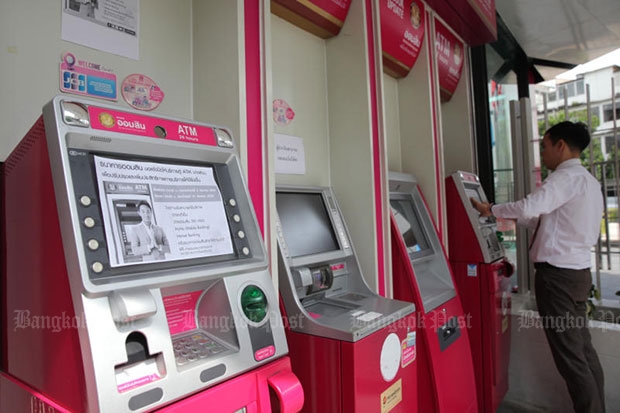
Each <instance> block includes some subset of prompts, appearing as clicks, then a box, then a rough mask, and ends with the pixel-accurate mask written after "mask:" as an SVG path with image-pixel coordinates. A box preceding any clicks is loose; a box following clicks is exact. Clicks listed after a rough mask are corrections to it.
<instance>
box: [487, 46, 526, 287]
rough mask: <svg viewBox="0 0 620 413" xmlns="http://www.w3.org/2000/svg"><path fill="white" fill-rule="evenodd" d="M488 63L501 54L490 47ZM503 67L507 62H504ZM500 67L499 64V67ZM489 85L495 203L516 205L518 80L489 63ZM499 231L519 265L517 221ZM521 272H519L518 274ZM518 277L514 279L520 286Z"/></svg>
mask: <svg viewBox="0 0 620 413" xmlns="http://www.w3.org/2000/svg"><path fill="white" fill-rule="evenodd" d="M486 50H487V62H497V58H498V56H497V54H496V53H495V52H494V51H493V49H492V48H490V47H487V48H486ZM502 63H503V62H502ZM496 64H497V63H496ZM487 73H488V79H490V82H489V85H488V87H489V109H490V117H491V119H490V121H491V122H490V123H491V144H492V151H493V152H492V156H493V172H494V185H495V202H496V203H502V202H509V201H514V170H513V164H512V139H511V133H510V126H511V125H510V104H509V102H510V101H511V100H518V99H519V93H518V88H517V77H516V74H515V73H514V72H512V71H510V72H508V73H506V74H501V73H500V72H499V71H495V70H494V67H493V66H492V65H490V64H488V63H487ZM497 229H498V231H501V232H502V233H503V238H504V241H503V244H504V248H505V250H506V256H507V257H508V259H510V261H511V262H513V263H515V265H516V231H515V224H514V222H513V221H507V220H506V221H504V220H498V223H497ZM517 271H518V268H516V269H515V274H517ZM517 278H518V277H517V276H514V277H512V280H513V284H514V285H516V284H517Z"/></svg>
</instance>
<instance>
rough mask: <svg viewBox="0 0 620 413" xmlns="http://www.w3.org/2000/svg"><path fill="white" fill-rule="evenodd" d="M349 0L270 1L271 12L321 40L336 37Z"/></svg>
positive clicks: (345, 15) (345, 14) (346, 11)
mask: <svg viewBox="0 0 620 413" xmlns="http://www.w3.org/2000/svg"><path fill="white" fill-rule="evenodd" d="M350 5H351V0H272V2H271V11H272V12H273V13H274V14H275V15H277V16H280V17H281V18H283V19H285V20H287V21H289V22H291V23H292V24H294V25H296V26H298V27H300V28H301V29H304V30H307V31H309V32H310V33H313V34H315V35H317V36H319V37H321V38H324V39H327V38H329V37H333V36H336V35H337V34H338V33H339V32H340V29H341V28H342V25H343V24H344V21H345V19H346V18H347V14H348V12H349V6H350Z"/></svg>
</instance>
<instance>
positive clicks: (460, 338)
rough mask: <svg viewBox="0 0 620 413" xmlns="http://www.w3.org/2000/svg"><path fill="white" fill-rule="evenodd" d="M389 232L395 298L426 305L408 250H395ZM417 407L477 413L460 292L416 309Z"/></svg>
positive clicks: (466, 320)
mask: <svg viewBox="0 0 620 413" xmlns="http://www.w3.org/2000/svg"><path fill="white" fill-rule="evenodd" d="M396 234H397V232H396V230H394V231H392V248H393V251H392V271H393V274H394V279H393V283H394V298H396V299H399V300H403V301H409V302H413V303H415V305H416V308H424V307H423V305H422V298H421V297H420V292H419V291H418V289H417V287H416V285H415V276H414V274H413V269H412V267H411V264H410V263H409V256H408V255H407V254H406V252H403V251H399V250H398V249H397V247H398V246H399V244H398V242H397V240H396V239H395V237H396V236H397V235H396ZM419 314H420V315H419V317H420V320H419V322H418V326H419V328H418V335H419V337H418V343H419V344H418V411H419V412H425V413H431V412H441V413H453V412H459V413H477V412H478V401H477V400H476V399H477V397H476V385H475V377H474V366H473V363H472V355H471V349H470V332H469V330H468V328H467V327H468V326H469V324H470V320H471V317H467V316H466V315H465V312H464V311H463V306H462V305H461V300H460V298H459V297H458V296H456V297H454V298H452V299H450V300H448V301H446V302H445V303H443V304H442V305H440V306H439V307H437V308H436V309H434V310H431V311H429V312H428V313H424V312H423V311H421V312H420V313H419Z"/></svg>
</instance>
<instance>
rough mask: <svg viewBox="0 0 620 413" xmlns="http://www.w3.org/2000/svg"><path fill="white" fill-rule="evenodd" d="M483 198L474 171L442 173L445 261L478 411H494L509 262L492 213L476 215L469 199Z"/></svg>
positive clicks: (506, 323) (503, 362)
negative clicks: (464, 327)
mask: <svg viewBox="0 0 620 413" xmlns="http://www.w3.org/2000/svg"><path fill="white" fill-rule="evenodd" d="M471 198H475V199H477V200H478V201H480V202H488V201H487V197H486V194H485V193H484V190H483V189H482V186H481V185H480V180H479V179H478V177H477V176H476V175H475V174H472V173H469V172H462V171H457V172H455V173H453V174H452V175H451V176H449V177H448V178H446V202H447V206H448V239H449V248H450V253H449V254H450V263H451V265H452V271H453V272H454V277H455V279H456V281H457V287H458V289H459V294H460V296H461V298H462V300H463V307H464V309H465V312H466V313H468V314H471V316H472V325H471V329H470V331H471V333H470V341H471V346H472V355H473V360H474V367H475V371H476V385H477V388H478V400H479V405H480V411H482V412H495V411H496V410H497V407H498V406H499V404H500V403H501V401H502V399H503V398H504V396H505V395H506V392H507V391H508V365H509V361H510V311H511V297H510V291H511V290H510V288H511V287H510V276H511V275H512V273H513V270H514V268H513V266H512V264H511V263H510V261H508V259H507V258H506V255H505V252H504V247H503V246H502V244H501V242H500V240H499V239H498V236H497V223H496V221H495V217H481V216H480V214H479V213H478V211H477V210H476V209H475V208H474V207H473V206H472V204H471V201H470V199H471Z"/></svg>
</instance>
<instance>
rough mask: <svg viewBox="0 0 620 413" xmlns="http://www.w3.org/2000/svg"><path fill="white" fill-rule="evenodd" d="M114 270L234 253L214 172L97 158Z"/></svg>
mask: <svg viewBox="0 0 620 413" xmlns="http://www.w3.org/2000/svg"><path fill="white" fill-rule="evenodd" d="M95 169H96V172H97V185H98V187H99V197H100V199H101V201H100V205H101V209H102V211H101V212H102V215H103V223H104V228H105V233H106V240H107V246H108V253H109V256H110V266H112V267H118V266H123V265H130V264H139V263H145V262H151V261H156V260H164V261H173V260H181V259H189V258H202V257H212V256H218V255H226V254H232V253H233V246H232V240H231V236H230V230H229V228H228V220H227V219H226V212H225V210H224V204H223V202H222V196H221V194H220V190H219V188H218V186H217V183H216V182H215V178H214V176H213V168H209V167H199V166H187V165H173V164H163V163H152V162H136V161H126V160H120V159H111V158H104V157H100V156H95Z"/></svg>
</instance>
